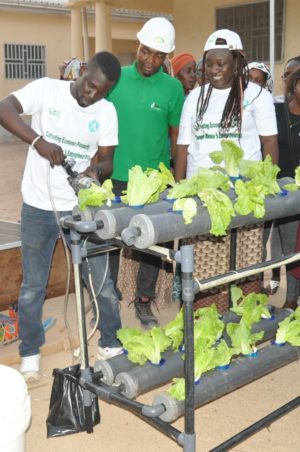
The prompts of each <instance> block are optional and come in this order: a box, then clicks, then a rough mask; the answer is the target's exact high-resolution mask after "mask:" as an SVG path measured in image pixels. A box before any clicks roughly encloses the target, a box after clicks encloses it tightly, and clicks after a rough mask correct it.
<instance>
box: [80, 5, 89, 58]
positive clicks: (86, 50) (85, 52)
mask: <svg viewBox="0 0 300 452" xmlns="http://www.w3.org/2000/svg"><path fill="white" fill-rule="evenodd" d="M81 17H82V37H83V55H84V61H89V59H90V45H89V30H88V20H87V11H86V8H81Z"/></svg>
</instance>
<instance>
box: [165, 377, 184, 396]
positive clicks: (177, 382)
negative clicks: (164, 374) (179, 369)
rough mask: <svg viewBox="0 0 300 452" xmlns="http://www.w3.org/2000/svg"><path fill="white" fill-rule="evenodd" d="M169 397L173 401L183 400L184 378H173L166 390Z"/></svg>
mask: <svg viewBox="0 0 300 452" xmlns="http://www.w3.org/2000/svg"><path fill="white" fill-rule="evenodd" d="M167 392H168V393H169V394H170V396H172V397H173V399H175V400H179V401H180V400H184V399H185V379H184V378H173V380H172V386H171V387H170V388H169V389H168V390H167Z"/></svg>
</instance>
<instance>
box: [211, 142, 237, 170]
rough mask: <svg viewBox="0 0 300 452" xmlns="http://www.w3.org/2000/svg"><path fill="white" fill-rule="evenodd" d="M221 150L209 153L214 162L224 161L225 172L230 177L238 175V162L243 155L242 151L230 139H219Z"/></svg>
mask: <svg viewBox="0 0 300 452" xmlns="http://www.w3.org/2000/svg"><path fill="white" fill-rule="evenodd" d="M221 147H222V151H214V152H211V153H210V154H209V156H210V158H211V159H212V161H213V162H215V163H218V164H220V163H222V162H224V166H225V170H226V173H227V174H228V175H229V176H230V177H237V176H239V175H240V171H239V163H240V161H241V160H242V158H243V156H244V151H243V150H242V149H241V148H240V147H239V146H238V145H237V144H236V143H235V142H234V141H232V140H221Z"/></svg>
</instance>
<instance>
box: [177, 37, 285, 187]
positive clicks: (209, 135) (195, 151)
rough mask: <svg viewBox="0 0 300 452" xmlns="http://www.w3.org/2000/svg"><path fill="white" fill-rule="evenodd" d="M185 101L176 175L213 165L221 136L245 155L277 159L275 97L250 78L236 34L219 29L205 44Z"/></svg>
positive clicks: (246, 157) (179, 177)
mask: <svg viewBox="0 0 300 452" xmlns="http://www.w3.org/2000/svg"><path fill="white" fill-rule="evenodd" d="M205 76H206V77H207V78H208V83H207V84H202V85H201V86H200V87H198V88H195V89H194V90H193V91H192V92H191V93H190V95H189V96H188V98H187V99H186V101H185V104H184V107H183V111H182V115H181V120H180V128H179V137H178V141H177V144H178V147H177V157H176V163H175V177H176V180H177V181H179V180H181V179H184V178H185V177H188V178H190V177H192V176H193V175H195V174H196V173H197V171H198V168H199V167H206V168H209V167H211V166H213V164H214V163H213V162H212V160H211V159H210V156H209V154H210V152H212V151H215V150H218V149H221V144H220V142H221V139H223V138H228V139H231V140H233V141H235V142H236V143H237V144H238V145H239V146H240V147H241V148H242V149H243V151H244V158H245V159H249V160H261V159H262V158H263V157H265V156H266V155H267V154H270V155H271V157H272V160H273V162H274V163H277V161H278V143H277V125H276V117H275V110H274V105H273V99H272V96H271V94H270V93H269V92H268V91H267V90H262V89H261V88H260V87H259V86H258V85H256V84H254V83H252V82H249V78H248V70H247V62H246V59H245V56H244V53H243V46H242V43H241V39H240V37H239V35H238V34H237V33H235V32H233V31H231V30H227V29H223V30H218V31H216V32H215V33H213V34H212V35H211V36H210V37H209V38H208V40H207V42H206V44H205V47H204V54H203V63H202V80H203V81H204V77H205Z"/></svg>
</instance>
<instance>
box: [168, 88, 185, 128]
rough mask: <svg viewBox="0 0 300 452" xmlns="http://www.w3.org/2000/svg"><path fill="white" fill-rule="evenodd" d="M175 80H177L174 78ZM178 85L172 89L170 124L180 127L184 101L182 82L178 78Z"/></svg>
mask: <svg viewBox="0 0 300 452" xmlns="http://www.w3.org/2000/svg"><path fill="white" fill-rule="evenodd" d="M174 81H175V80H174ZM176 82H178V83H176V85H175V86H174V88H175V89H174V90H173V91H172V98H171V99H172V100H171V107H170V112H169V120H168V122H169V126H171V127H178V126H179V122H180V116H181V111H182V106H183V102H184V95H183V88H182V85H181V83H180V82H179V81H178V80H176Z"/></svg>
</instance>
